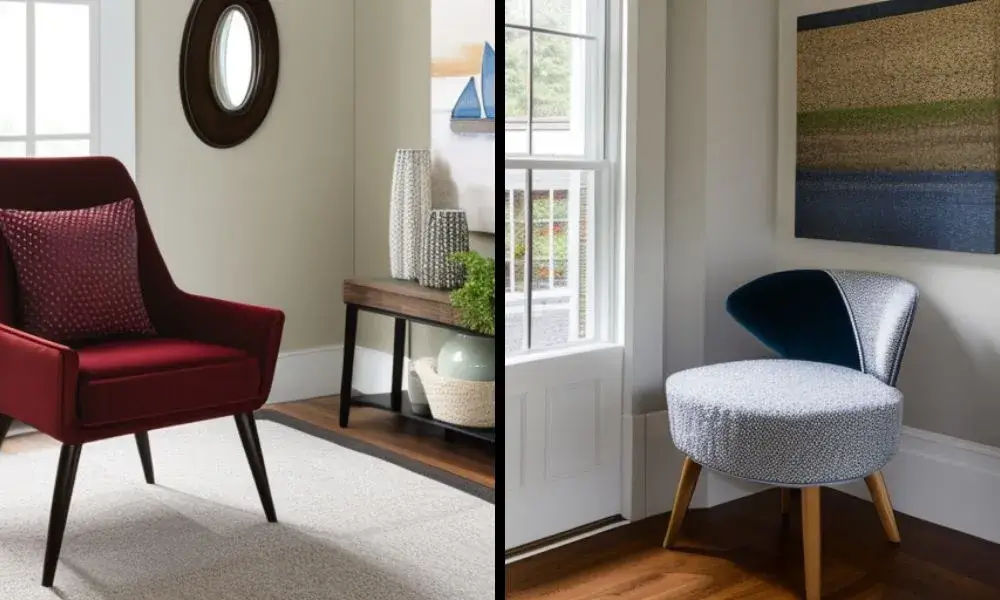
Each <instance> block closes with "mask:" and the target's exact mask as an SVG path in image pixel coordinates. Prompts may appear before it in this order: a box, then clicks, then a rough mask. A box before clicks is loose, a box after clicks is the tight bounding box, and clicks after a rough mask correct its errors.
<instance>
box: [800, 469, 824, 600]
mask: <svg viewBox="0 0 1000 600" xmlns="http://www.w3.org/2000/svg"><path fill="white" fill-rule="evenodd" d="M820 490H821V488H818V487H814V488H805V489H804V490H802V548H803V550H804V552H803V554H804V555H805V573H806V577H805V579H806V600H819V599H820V596H821V594H822V592H821V590H822V588H823V569H822V555H823V550H822V549H823V542H822V539H823V538H822V535H821V532H820V502H819V498H820Z"/></svg>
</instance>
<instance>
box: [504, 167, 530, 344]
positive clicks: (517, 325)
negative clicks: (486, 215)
mask: <svg viewBox="0 0 1000 600" xmlns="http://www.w3.org/2000/svg"><path fill="white" fill-rule="evenodd" d="M504 178H505V184H504V195H505V198H506V201H505V203H504V205H505V207H506V213H505V218H504V286H505V287H504V292H505V293H504V304H505V311H504V313H505V314H504V350H505V354H512V353H515V352H520V351H522V350H525V349H526V348H527V338H526V336H525V321H524V319H525V295H524V262H525V253H526V246H527V244H526V243H525V242H526V238H525V211H526V210H527V204H526V203H525V201H524V199H525V196H526V194H525V185H526V183H527V182H526V177H525V172H524V171H521V170H508V171H506V173H505V177H504Z"/></svg>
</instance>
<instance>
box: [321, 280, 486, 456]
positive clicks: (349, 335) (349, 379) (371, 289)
mask: <svg viewBox="0 0 1000 600" xmlns="http://www.w3.org/2000/svg"><path fill="white" fill-rule="evenodd" d="M344 304H346V305H347V330H346V332H345V335H344V373H343V378H342V379H341V385H340V426H341V427H347V425H348V423H349V421H350V417H351V406H356V405H361V406H370V407H374V408H380V409H383V410H391V411H393V412H395V413H398V414H400V415H401V416H403V417H406V418H408V419H412V420H414V421H419V422H421V423H425V424H429V425H433V426H436V427H440V428H441V429H444V430H445V433H446V434H459V435H464V436H468V437H472V438H476V439H479V440H484V441H486V442H489V443H491V444H494V445H495V444H496V429H473V428H469V427H459V426H457V425H452V424H450V423H444V422H442V421H438V420H436V419H433V418H431V417H423V416H420V415H415V414H413V412H412V410H411V409H410V402H409V398H408V397H407V394H406V392H404V391H403V360H404V359H405V358H406V323H407V322H412V323H422V324H424V325H430V326H432V327H440V328H443V329H450V330H452V331H457V332H460V333H465V334H467V335H475V336H481V334H479V333H476V332H474V331H470V330H468V329H465V328H464V327H462V326H461V325H460V324H459V322H460V321H459V318H458V315H457V313H456V312H455V310H454V308H453V307H452V306H451V299H450V297H449V294H448V293H447V292H442V291H439V290H433V289H430V288H425V287H421V286H419V285H417V284H416V283H413V282H409V281H401V280H397V279H349V280H347V281H345V282H344ZM362 310H363V311H366V312H370V313H375V314H379V315H385V316H388V317H392V318H393V319H395V335H394V338H393V352H392V388H391V389H392V391H391V392H390V393H388V394H376V395H368V396H354V395H352V383H353V379H354V351H355V348H356V346H357V337H358V312H359V311H362Z"/></svg>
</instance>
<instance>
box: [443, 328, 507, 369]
mask: <svg viewBox="0 0 1000 600" xmlns="http://www.w3.org/2000/svg"><path fill="white" fill-rule="evenodd" d="M437 368H438V375H441V376H442V377H448V378H450V379H461V380H463V381H495V380H496V341H495V340H494V339H493V338H491V337H477V336H472V335H465V334H462V333H456V334H455V335H454V336H452V338H451V339H450V340H448V341H447V342H445V344H444V346H442V347H441V352H440V353H438V364H437Z"/></svg>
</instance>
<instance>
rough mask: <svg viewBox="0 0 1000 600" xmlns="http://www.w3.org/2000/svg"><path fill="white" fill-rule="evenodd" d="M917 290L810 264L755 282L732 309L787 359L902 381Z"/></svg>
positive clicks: (877, 276)
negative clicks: (808, 361) (850, 369)
mask: <svg viewBox="0 0 1000 600" xmlns="http://www.w3.org/2000/svg"><path fill="white" fill-rule="evenodd" d="M918 297H919V292H918V290H917V287H916V286H915V285H913V284H912V283H910V282H909V281H906V280H905V279H900V278H899V277H894V276H891V275H885V274H882V273H871V272H866V271H834V270H819V269H804V270H794V271H782V272H778V273H772V274H770V275H765V276H763V277H760V278H758V279H755V280H753V281H751V282H749V283H747V284H745V285H743V286H742V287H740V288H739V289H737V290H736V291H734V292H733V293H732V294H730V296H729V298H728V299H727V300H726V310H727V311H728V312H729V314H730V315H732V316H733V318H734V319H735V320H736V321H737V322H738V323H739V324H740V325H742V326H743V327H745V328H746V329H747V330H748V331H750V333H752V334H753V335H754V336H756V337H757V339H759V340H760V341H761V342H763V343H764V345H766V346H768V347H769V348H771V349H772V350H774V351H775V352H777V353H778V354H779V355H781V356H782V357H784V358H791V359H798V360H810V361H816V362H825V363H830V364H835V365H840V366H844V367H849V368H852V369H857V370H859V371H862V372H864V373H868V374H870V375H873V376H875V377H877V378H878V379H880V380H882V381H883V382H885V383H887V384H889V385H893V386H894V385H896V379H897V378H898V377H899V366H900V364H901V363H902V360H903V353H904V351H905V350H906V341H907V338H908V337H909V333H910V327H911V326H912V324H913V317H914V313H915V311H916V307H917V300H918Z"/></svg>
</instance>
